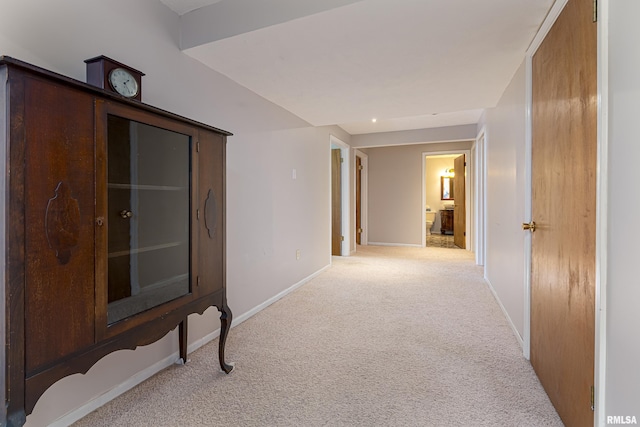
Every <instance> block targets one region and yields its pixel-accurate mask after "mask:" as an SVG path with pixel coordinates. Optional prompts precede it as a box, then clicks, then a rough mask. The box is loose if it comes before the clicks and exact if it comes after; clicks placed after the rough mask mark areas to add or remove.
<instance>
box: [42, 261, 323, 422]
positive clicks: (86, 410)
mask: <svg viewBox="0 0 640 427" xmlns="http://www.w3.org/2000/svg"><path fill="white" fill-rule="evenodd" d="M330 267H331V265H326V266H324V267H322V268H321V269H320V270H318V271H316V272H315V273H313V274H311V275H310V276H307V277H306V278H304V279H302V280H301V281H299V282H298V283H295V284H294V285H292V286H290V287H289V288H287V289H285V290H284V291H282V292H280V293H278V294H277V295H275V296H273V297H271V298H269V299H268V300H266V301H265V302H263V303H262V304H259V305H257V306H256V307H254V308H252V309H251V310H249V311H247V312H246V313H243V314H241V315H240V316H238V317H234V318H233V319H232V321H231V328H234V327H235V326H238V325H239V324H240V323H242V322H244V321H245V320H247V319H248V318H250V317H252V316H253V315H255V314H257V313H258V312H260V311H262V310H264V309H265V308H267V307H268V306H270V305H271V304H273V303H274V302H276V301H278V300H279V299H281V298H282V297H284V296H286V295H287V294H290V293H291V292H293V291H295V290H296V289H298V288H299V287H300V286H302V285H304V284H305V283H307V282H309V281H310V280H311V279H313V278H315V277H316V276H318V275H320V274H321V273H322V272H323V271H325V270H326V269H328V268H330ZM219 335H220V328H218V329H216V330H215V331H213V332H211V333H209V334H207V335H205V336H204V337H202V338H200V339H199V340H196V341H194V342H192V343H191V344H189V346H188V348H187V351H188V353H192V352H194V351H195V350H197V349H199V348H200V347H202V346H203V345H205V344H207V343H209V342H210V341H213V340H214V339H216V338H217V337H218V336H219ZM179 357H180V356H179V353H178V352H177V351H176V352H174V353H172V354H170V355H169V356H167V357H165V358H164V359H162V360H160V361H158V362H156V363H154V364H153V365H151V366H149V367H148V368H146V369H143V370H142V371H140V372H138V373H136V374H135V375H133V376H131V377H130V378H129V379H128V380H127V381H125V382H123V383H121V384H118V385H117V386H115V387H114V388H112V389H111V390H109V391H107V392H105V393H104V394H101V395H100V396H98V397H96V398H95V399H92V400H90V401H88V402H87V403H85V404H84V405H82V406H81V407H79V408H77V409H75V410H73V411H71V412H69V413H67V414H65V415H64V416H62V417H60V418H58V419H57V420H55V421H54V422H53V423H51V424H49V427H67V426H69V425H71V424H73V423H74V422H76V421H78V420H79V419H81V418H82V417H84V416H86V415H88V414H90V413H91V412H93V411H95V410H96V409H98V408H99V407H101V406H102V405H104V404H106V403H108V402H109V401H111V400H113V399H115V398H116V397H118V396H120V395H121V394H123V393H125V392H127V391H129V390H131V389H132V388H134V387H135V386H137V385H138V384H140V383H141V382H143V381H145V380H146V379H148V378H151V377H152V376H153V375H155V374H157V373H158V372H160V371H162V370H163V369H165V368H167V367H169V366H171V365H173V364H174V363H176V362H177V361H178V359H179Z"/></svg>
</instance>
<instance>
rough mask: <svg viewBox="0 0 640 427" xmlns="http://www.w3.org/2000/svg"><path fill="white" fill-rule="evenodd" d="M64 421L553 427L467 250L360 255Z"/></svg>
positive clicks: (364, 250)
mask: <svg viewBox="0 0 640 427" xmlns="http://www.w3.org/2000/svg"><path fill="white" fill-rule="evenodd" d="M227 357H228V360H229V361H233V362H235V365H236V368H235V370H234V371H233V372H232V373H231V374H230V375H225V374H224V373H222V372H221V371H220V370H219V368H218V362H217V340H216V341H214V342H212V343H210V344H208V345H206V346H204V347H203V348H201V349H199V350H198V351H196V352H194V353H192V354H191V355H190V359H191V362H190V363H189V364H187V365H186V366H177V365H176V366H174V367H170V368H168V369H166V370H165V371H163V372H161V373H159V374H158V375H156V376H154V377H153V378H151V379H149V380H147V381H145V382H144V383H142V384H140V385H139V386H138V387H136V388H134V389H133V390H131V391H129V392H127V393H125V394H124V395H122V396H120V397H119V398H117V399H115V400H114V401H112V402H110V403H108V404H107V405H105V406H104V407H102V408H99V409H98V410H97V411H95V412H94V413H92V414H89V415H88V416H87V417H85V418H84V419H82V420H80V421H79V422H77V423H76V424H74V425H75V426H77V427H83V426H87V427H89V426H90V427H99V426H110V427H112V426H154V427H157V426H519V427H520V426H535V427H540V426H561V425H562V423H561V422H560V419H559V418H558V416H557V414H556V412H555V410H554V409H553V407H552V405H551V403H550V402H549V399H548V397H547V395H546V394H545V392H544V390H543V389H542V387H541V386H540V383H539V382H538V380H537V378H536V376H535V375H534V373H533V370H532V368H531V366H530V364H529V363H528V361H527V360H525V359H524V358H523V356H522V351H521V349H520V347H519V345H518V343H517V341H516V339H515V337H514V336H513V332H512V330H511V329H510V327H509V326H508V325H507V322H506V320H505V318H504V316H503V314H502V312H501V311H500V309H499V307H498V305H497V303H496V302H495V300H494V298H493V296H492V295H491V293H490V291H489V289H488V288H487V285H486V283H485V282H484V281H483V279H482V268H481V267H478V266H475V265H474V262H473V257H472V255H471V254H470V253H468V252H466V251H463V250H454V249H444V248H389V247H384V248H382V247H372V246H369V247H359V248H358V252H357V255H355V256H352V257H347V258H338V257H334V259H333V267H332V268H330V269H329V270H328V271H326V272H325V273H323V274H321V275H320V276H319V277H317V278H315V279H314V280H313V281H311V282H309V283H308V284H306V285H304V286H303V287H301V288H300V289H298V290H297V291H295V292H294V293H292V294H290V295H288V296H287V297H285V298H283V299H282V300H280V301H278V302H277V303H275V304H273V305H272V306H270V307H269V308H267V309H265V310H263V311H262V312H260V313H258V314H257V315H255V316H254V317H252V318H250V319H248V320H247V321H245V322H244V323H242V324H240V325H238V326H237V327H235V328H233V329H232V330H231V332H230V335H229V339H228V341H227Z"/></svg>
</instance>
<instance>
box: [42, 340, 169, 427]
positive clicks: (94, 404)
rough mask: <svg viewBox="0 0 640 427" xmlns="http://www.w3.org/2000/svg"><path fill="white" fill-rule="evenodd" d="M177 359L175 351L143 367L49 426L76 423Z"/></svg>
mask: <svg viewBox="0 0 640 427" xmlns="http://www.w3.org/2000/svg"><path fill="white" fill-rule="evenodd" d="M177 359H178V352H177V351H176V352H175V353H173V354H171V355H169V356H167V357H165V358H164V359H162V360H160V361H158V362H156V363H154V364H153V365H151V366H149V367H148V368H146V369H143V370H142V371H140V372H138V373H137V374H135V375H133V376H131V377H130V378H129V379H128V380H127V381H125V382H123V383H121V384H118V385H117V386H115V387H114V388H112V389H111V390H109V391H107V392H106V393H104V394H101V395H100V396H98V397H96V398H95V399H92V400H90V401H88V402H87V403H85V404H84V405H82V406H81V407H79V408H78V409H75V410H73V411H71V412H69V413H67V414H66V415H64V416H62V417H60V418H58V419H57V420H55V421H54V422H53V423H51V424H49V427H67V426H69V425H71V424H73V423H75V422H76V421H78V420H79V419H81V418H82V417H84V416H86V415H88V414H90V413H91V412H93V411H95V410H96V409H98V408H99V407H101V406H102V405H104V404H106V403H108V402H109V401H111V400H113V399H115V398H116V397H118V396H120V395H121V394H122V393H125V392H127V391H129V390H131V389H132V388H133V387H135V386H137V385H138V384H140V383H141V382H143V381H145V380H146V379H148V378H151V377H152V376H153V375H155V374H157V373H158V372H160V371H162V370H163V369H165V368H167V367H169V366H171V365H173V364H174V363H176V360H177Z"/></svg>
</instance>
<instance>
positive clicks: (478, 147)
mask: <svg viewBox="0 0 640 427" xmlns="http://www.w3.org/2000/svg"><path fill="white" fill-rule="evenodd" d="M486 146H487V136H486V130H485V127H484V126H483V127H482V129H481V130H480V132H478V136H477V137H476V140H475V142H474V143H473V147H471V157H472V159H473V162H474V165H475V174H474V188H473V191H474V197H472V198H471V206H470V209H471V211H472V212H473V221H471V224H472V225H473V230H475V233H472V235H473V237H474V243H475V245H474V246H473V248H474V250H475V253H476V265H481V266H484V267H485V268H484V276H485V277H486V276H487V271H486V266H485V252H486V245H485V237H484V235H485V230H486V225H485V220H484V219H485V217H486V211H485V194H486V187H485V185H486V184H485V183H486V182H487V175H486V165H487V164H486V159H485V153H486Z"/></svg>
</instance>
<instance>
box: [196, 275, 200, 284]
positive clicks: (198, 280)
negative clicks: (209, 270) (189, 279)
mask: <svg viewBox="0 0 640 427" xmlns="http://www.w3.org/2000/svg"><path fill="white" fill-rule="evenodd" d="M196 286H200V276H198V277H197V278H196Z"/></svg>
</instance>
